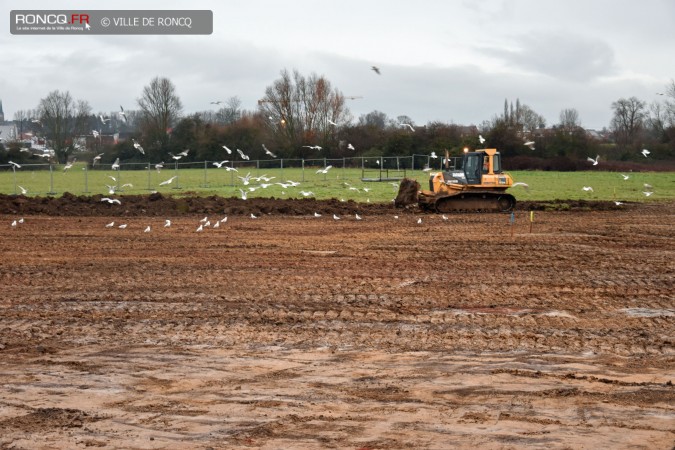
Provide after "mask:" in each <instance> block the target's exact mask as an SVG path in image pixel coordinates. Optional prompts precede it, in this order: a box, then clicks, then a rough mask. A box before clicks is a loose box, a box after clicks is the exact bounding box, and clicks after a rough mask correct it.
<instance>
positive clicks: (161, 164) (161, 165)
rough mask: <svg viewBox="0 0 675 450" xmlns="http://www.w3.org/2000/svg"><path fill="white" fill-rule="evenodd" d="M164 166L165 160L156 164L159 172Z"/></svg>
mask: <svg viewBox="0 0 675 450" xmlns="http://www.w3.org/2000/svg"><path fill="white" fill-rule="evenodd" d="M163 168H164V161H162V162H161V163H157V164H155V169H157V173H159V172H160V171H161V170H162V169H163Z"/></svg>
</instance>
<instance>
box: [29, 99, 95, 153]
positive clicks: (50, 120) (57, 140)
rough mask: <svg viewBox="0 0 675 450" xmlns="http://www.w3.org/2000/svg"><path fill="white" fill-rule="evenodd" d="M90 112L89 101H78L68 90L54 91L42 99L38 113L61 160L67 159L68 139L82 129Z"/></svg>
mask: <svg viewBox="0 0 675 450" xmlns="http://www.w3.org/2000/svg"><path fill="white" fill-rule="evenodd" d="M90 113H91V107H90V106H89V103H88V102H86V101H84V100H78V101H77V102H76V101H75V100H74V99H73V97H72V96H71V95H70V92H68V91H65V92H60V91H58V90H56V91H52V92H50V93H49V94H48V95H47V96H46V97H45V98H43V99H41V100H40V104H39V106H38V114H39V116H40V121H41V122H42V126H43V131H44V133H45V134H46V137H47V138H49V140H50V141H51V144H52V147H53V148H54V153H55V154H56V157H57V158H58V160H59V161H61V162H66V161H67V158H68V151H69V149H70V146H71V144H69V142H68V141H69V140H70V139H71V138H72V137H73V135H74V134H77V133H78V131H80V130H81V129H82V127H83V126H84V124H85V123H86V117H87V116H88V115H89V114H90Z"/></svg>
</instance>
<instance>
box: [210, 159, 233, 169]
mask: <svg viewBox="0 0 675 450" xmlns="http://www.w3.org/2000/svg"><path fill="white" fill-rule="evenodd" d="M226 162H229V161H228V160H226V159H224V160H222V161H221V162H213V163H211V164H213V165H214V166H216V167H217V168H219V169H220V168H221V167H223V164H225V163H226Z"/></svg>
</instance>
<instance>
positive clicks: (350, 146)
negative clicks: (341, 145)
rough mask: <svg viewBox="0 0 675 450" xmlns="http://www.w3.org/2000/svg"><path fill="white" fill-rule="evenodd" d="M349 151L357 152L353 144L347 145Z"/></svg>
mask: <svg viewBox="0 0 675 450" xmlns="http://www.w3.org/2000/svg"><path fill="white" fill-rule="evenodd" d="M347 149H348V150H356V149H355V148H354V146H353V145H352V144H347Z"/></svg>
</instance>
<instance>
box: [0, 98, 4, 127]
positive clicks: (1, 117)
mask: <svg viewBox="0 0 675 450" xmlns="http://www.w3.org/2000/svg"><path fill="white" fill-rule="evenodd" d="M4 122H5V113H4V112H3V111H2V100H0V125H2V124H3V123H4Z"/></svg>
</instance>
